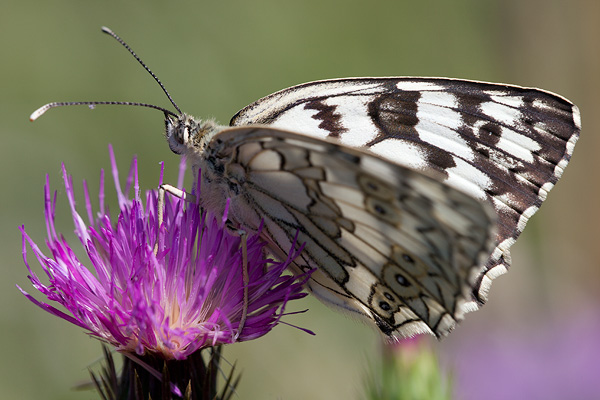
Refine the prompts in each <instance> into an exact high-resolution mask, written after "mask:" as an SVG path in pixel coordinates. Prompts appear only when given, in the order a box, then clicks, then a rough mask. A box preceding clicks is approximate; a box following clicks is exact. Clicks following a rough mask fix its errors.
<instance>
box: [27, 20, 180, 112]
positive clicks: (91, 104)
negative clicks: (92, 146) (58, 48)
mask: <svg viewBox="0 0 600 400" xmlns="http://www.w3.org/2000/svg"><path fill="white" fill-rule="evenodd" d="M102 32H104V33H106V34H107V35H110V36H112V37H113V38H114V39H115V40H116V41H117V42H119V43H120V44H121V45H122V46H123V47H125V48H126V49H127V51H129V53H131V55H132V56H133V57H134V58H135V59H136V60H137V62H138V63H140V65H141V66H142V67H144V69H145V70H146V71H148V73H149V74H150V75H151V76H152V77H153V78H154V80H155V81H156V83H158V84H159V86H160V87H161V89H162V90H163V92H164V93H165V94H166V95H167V98H168V99H169V101H170V102H171V104H173V107H175V109H176V110H177V112H178V113H179V115H181V114H182V112H181V109H180V108H179V107H178V106H177V104H176V103H175V101H173V98H172V97H171V95H170V94H169V92H168V91H167V89H166V88H165V86H164V85H163V83H162V82H161V81H160V79H158V77H157V76H156V75H155V74H154V72H152V70H150V68H148V66H147V65H146V64H145V63H144V62H143V61H142V59H141V58H140V57H138V55H137V54H135V52H134V51H133V50H132V49H131V47H129V45H128V44H127V43H125V41H124V40H123V39H121V38H120V37H119V36H118V35H117V34H116V33H114V32H113V31H112V30H110V29H109V28H107V27H105V26H103V27H102ZM105 104H109V105H121V106H139V107H148V108H154V109H156V110H160V111H162V112H164V113H165V115H172V116H174V117H177V116H178V114H176V113H174V112H173V111H170V110H167V109H166V108H163V107H159V106H155V105H153V104H147V103H138V102H131V101H67V102H54V103H48V104H45V105H43V106H42V107H40V108H38V109H37V110H35V111H34V112H33V113H32V114H31V115H30V116H29V120H30V121H35V120H36V119H38V118H39V117H41V116H42V115H43V114H44V113H45V112H46V111H48V110H50V109H51V108H56V107H62V106H78V105H88V106H89V107H90V108H94V106H96V105H105Z"/></svg>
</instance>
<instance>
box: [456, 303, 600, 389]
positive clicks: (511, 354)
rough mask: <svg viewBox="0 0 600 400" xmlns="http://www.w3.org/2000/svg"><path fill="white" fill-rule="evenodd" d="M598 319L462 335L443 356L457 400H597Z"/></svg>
mask: <svg viewBox="0 0 600 400" xmlns="http://www.w3.org/2000/svg"><path fill="white" fill-rule="evenodd" d="M598 331H600V314H599V313H598V311H597V309H596V310H594V309H591V310H589V311H583V310H579V312H577V313H574V314H573V315H565V316H564V318H561V320H559V321H548V322H547V323H544V324H543V325H540V326H538V327H536V328H535V329H532V330H530V331H521V332H515V330H514V329H507V328H504V329H503V328H497V329H494V330H493V331H488V332H473V333H471V334H470V335H462V336H461V338H459V339H460V340H458V343H457V345H456V346H455V347H454V348H453V349H452V350H450V352H449V353H451V354H447V355H446V357H445V358H446V359H447V360H446V361H448V359H450V358H451V359H452V361H451V362H449V364H450V365H452V366H453V370H454V371H455V376H456V385H455V387H456V389H457V393H456V394H457V398H461V399H486V400H495V399H497V400H500V399H528V400H529V399H544V400H559V399H560V400H562V399H578V400H587V399H589V400H592V399H600V341H599V340H598V336H597V335H598Z"/></svg>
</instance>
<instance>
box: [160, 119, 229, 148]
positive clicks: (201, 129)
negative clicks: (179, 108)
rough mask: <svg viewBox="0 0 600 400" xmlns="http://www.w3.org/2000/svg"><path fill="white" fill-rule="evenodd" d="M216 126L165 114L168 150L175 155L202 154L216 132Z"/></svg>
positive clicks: (207, 122)
mask: <svg viewBox="0 0 600 400" xmlns="http://www.w3.org/2000/svg"><path fill="white" fill-rule="evenodd" d="M217 128H218V126H217V124H216V123H215V122H214V121H212V120H208V121H203V120H200V119H196V118H194V117H192V116H190V115H187V114H180V115H176V116H175V115H171V114H165V136H166V138H167V142H168V143H169V148H170V149H171V151H173V152H174V153H176V154H186V153H189V152H198V151H199V152H202V151H203V150H204V148H205V147H206V145H207V144H208V142H209V141H210V139H212V137H213V136H214V135H215V134H216V133H217V131H218V129H217Z"/></svg>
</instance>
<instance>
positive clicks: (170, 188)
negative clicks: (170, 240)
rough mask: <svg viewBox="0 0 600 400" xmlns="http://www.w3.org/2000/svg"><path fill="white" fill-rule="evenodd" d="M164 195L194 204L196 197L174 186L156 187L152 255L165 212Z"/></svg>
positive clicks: (156, 250)
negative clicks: (154, 237) (156, 208)
mask: <svg viewBox="0 0 600 400" xmlns="http://www.w3.org/2000/svg"><path fill="white" fill-rule="evenodd" d="M165 193H171V194H172V195H173V196H175V197H178V198H180V199H182V200H184V201H187V202H189V203H196V196H194V195H193V194H191V193H188V192H186V191H184V190H181V189H178V188H176V187H175V186H171V185H168V184H162V185H160V186H159V187H158V204H157V207H158V210H157V211H158V213H157V217H158V229H157V230H156V242H155V243H154V249H153V251H154V255H156V254H157V253H158V238H159V233H160V226H161V225H162V222H163V218H164V210H165Z"/></svg>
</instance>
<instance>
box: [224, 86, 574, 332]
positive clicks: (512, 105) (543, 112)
mask: <svg viewBox="0 0 600 400" xmlns="http://www.w3.org/2000/svg"><path fill="white" fill-rule="evenodd" d="M250 124H266V125H269V126H272V127H277V128H281V129H285V130H289V131H293V132H298V133H303V134H305V135H309V136H312V137H315V138H322V139H334V140H336V141H337V142H338V143H339V144H340V146H342V147H351V148H359V149H363V150H366V151H368V152H372V153H374V154H376V155H378V156H380V157H381V158H382V159H384V160H388V161H389V162H390V163H392V164H396V165H400V166H403V167H405V168H408V169H411V170H413V171H421V172H424V173H425V174H429V173H431V172H432V171H435V172H436V173H437V174H438V175H437V176H438V177H440V179H439V185H446V186H448V187H450V188H454V189H456V190H457V191H460V192H462V193H465V194H466V195H468V196H471V197H472V199H476V200H478V201H481V202H486V201H489V202H490V203H491V204H493V206H494V209H495V213H496V218H497V224H498V229H497V233H496V237H495V240H494V246H493V249H492V251H490V253H489V254H488V255H487V261H484V262H483V264H482V268H481V269H479V270H477V277H476V279H475V281H474V282H473V283H472V287H471V290H472V293H473V295H472V296H473V297H472V300H473V301H474V303H475V304H483V303H484V302H485V300H486V298H487V292H488V289H489V286H490V284H491V281H492V279H494V278H495V277H497V276H499V275H501V274H503V273H505V272H506V270H507V268H508V266H509V264H510V254H509V248H510V246H511V245H512V244H513V243H514V242H515V240H516V238H517V237H518V236H519V234H520V233H521V232H522V231H523V229H524V227H525V224H526V223H527V221H528V220H529V218H530V217H531V216H532V215H533V214H534V213H535V212H536V211H537V210H538V208H539V207H540V205H541V204H542V202H543V201H544V200H545V198H546V196H547V194H548V192H549V191H550V189H551V188H552V187H553V186H554V184H555V183H556V182H557V180H558V179H559V178H560V176H561V175H562V173H563V171H564V169H565V167H566V166H567V164H568V162H569V160H570V158H571V154H572V152H573V148H574V146H575V143H576V141H577V139H578V137H579V131H580V128H581V125H580V115H579V110H578V109H577V107H576V106H575V105H573V104H572V103H571V102H569V101H568V100H566V99H565V98H563V97H561V96H559V95H556V94H554V93H550V92H547V91H543V90H540V89H533V88H524V87H518V86H512V85H504V84H491V83H485V82H476V81H466V80H458V79H447V78H413V77H406V78H355V79H337V80H325V81H318V82H311V83H306V84H302V85H298V86H294V87H291V88H288V89H284V90H282V91H279V92H276V93H274V94H271V95H269V96H267V97H264V98H262V99H260V100H258V101H256V102H255V103H252V104H250V105H249V106H247V107H246V108H244V109H242V110H241V111H239V112H238V113H237V114H236V115H235V116H234V117H233V118H232V120H231V123H230V125H234V126H239V125H250ZM413 175H414V174H411V175H410V176H413ZM365 189H367V188H365ZM367 191H368V190H367ZM398 212H407V211H406V210H405V207H404V205H401V207H400V209H399V211H398ZM344 216H345V217H346V218H348V219H350V220H351V219H352V217H351V216H346V215H344ZM384 235H385V234H384ZM400 245H402V243H400ZM428 265H429V266H431V263H429V264H428ZM413 279H418V278H415V277H413ZM465 310H466V309H465ZM425 321H426V322H427V320H426V318H425ZM429 326H430V328H432V330H433V331H434V333H435V334H437V335H439V334H443V333H444V330H443V329H435V328H433V327H432V326H431V325H429ZM405 334H406V332H405V331H401V332H400V336H403V335H405Z"/></svg>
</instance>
